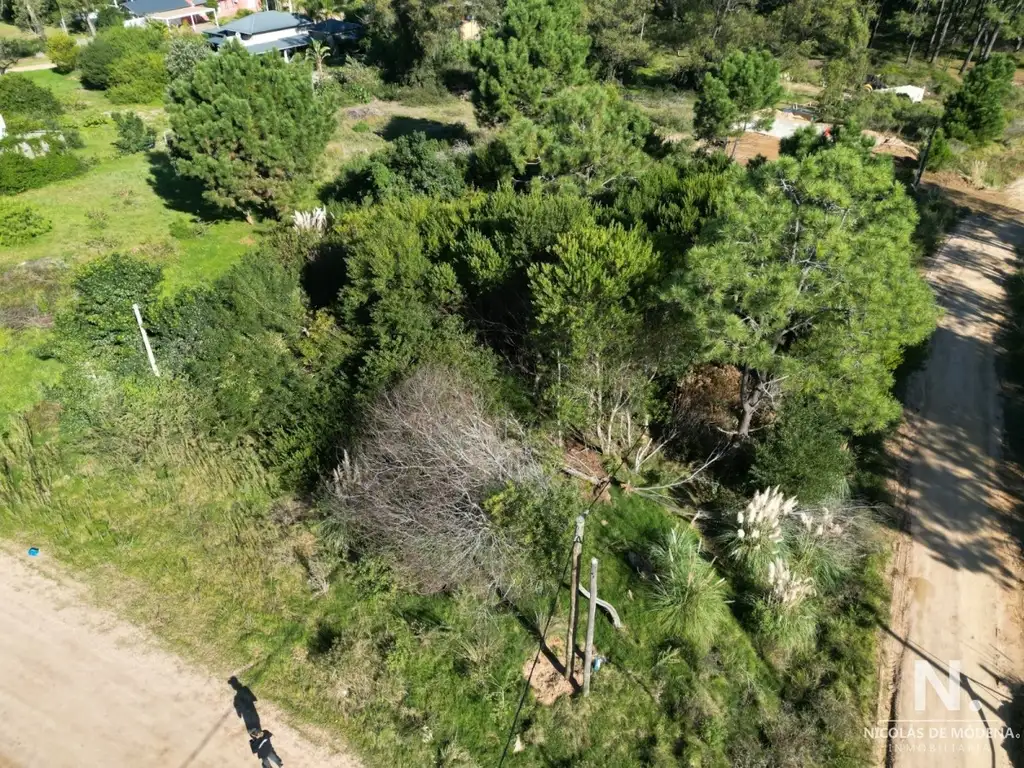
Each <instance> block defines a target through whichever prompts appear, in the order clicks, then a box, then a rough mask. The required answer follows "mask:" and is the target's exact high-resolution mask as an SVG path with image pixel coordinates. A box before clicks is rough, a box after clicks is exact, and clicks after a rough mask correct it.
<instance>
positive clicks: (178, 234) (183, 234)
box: [167, 219, 207, 240]
mask: <svg viewBox="0 0 1024 768" xmlns="http://www.w3.org/2000/svg"><path fill="white" fill-rule="evenodd" d="M206 230H207V226H206V224H204V223H203V222H201V221H193V220H191V219H175V220H174V221H172V222H171V224H170V226H169V227H168V228H167V231H168V232H169V233H170V235H171V237H173V238H174V239H175V240H194V239H196V238H197V237H202V236H203V235H204V234H206Z"/></svg>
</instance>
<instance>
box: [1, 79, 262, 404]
mask: <svg viewBox="0 0 1024 768" xmlns="http://www.w3.org/2000/svg"><path fill="white" fill-rule="evenodd" d="M25 76H26V77H29V78H31V79H32V80H33V81H35V82H36V83H38V84H40V85H42V86H45V87H47V88H49V89H51V90H52V91H53V92H54V93H55V94H57V96H58V98H60V99H61V101H62V103H64V105H65V110H66V113H65V121H66V123H67V124H68V125H72V126H76V127H77V128H78V130H79V131H80V133H81V136H82V139H83V141H84V142H85V147H84V149H82V150H80V153H81V154H82V155H83V156H84V157H86V158H87V159H88V160H89V161H90V162H91V163H92V164H93V165H92V167H91V168H90V169H89V170H88V171H87V172H86V173H85V174H83V175H81V176H79V177H77V178H74V179H68V180H66V181H62V182H58V183H56V184H51V185H49V186H46V187H43V188H40V189H34V190H29V191H27V192H24V193H22V194H20V195H17V196H16V199H18V200H19V201H24V202H27V203H30V204H31V205H33V206H34V207H35V208H36V209H37V210H38V211H39V213H41V214H42V215H44V216H46V217H47V218H49V219H50V221H51V222H52V223H53V228H52V229H51V231H49V232H48V233H46V234H44V235H42V236H40V237H38V238H35V239H34V240H32V241H31V242H29V243H26V244H22V245H18V246H9V247H6V248H0V275H2V274H3V273H4V272H8V271H9V270H11V269H12V268H14V267H15V266H16V265H19V264H22V263H24V262H32V261H36V260H40V259H45V260H47V261H52V262H55V263H58V264H63V265H65V266H68V267H74V266H75V265H77V264H81V263H83V262H86V261H88V260H90V259H93V258H95V257H97V256H100V255H103V254H105V253H109V252H111V251H118V250H120V251H126V252H133V253H140V254H142V255H144V256H146V257H148V258H149V259H151V260H152V261H154V262H156V263H158V264H160V265H161V266H162V267H163V269H164V273H165V281H164V286H165V291H166V292H173V291H175V290H178V289H180V288H182V287H185V286H188V285H194V284H198V283H204V282H209V281H211V280H213V279H215V278H216V277H218V276H219V275H221V274H222V273H223V272H224V271H225V270H227V269H228V268H229V267H230V266H231V264H233V263H234V262H235V261H236V260H237V259H238V258H240V257H241V255H242V254H243V253H244V252H245V250H246V249H247V248H248V247H249V246H250V245H251V244H252V243H253V242H254V232H253V229H252V227H249V226H248V225H246V224H245V223H244V222H241V221H237V220H227V221H213V222H211V223H209V224H208V225H207V226H206V227H205V228H204V232H203V234H202V235H201V236H200V237H195V238H190V239H187V240H177V239H175V238H174V237H172V236H171V234H170V227H171V225H172V224H173V223H174V222H177V221H181V220H188V219H190V218H191V217H192V216H193V210H192V209H193V208H195V203H196V199H195V198H196V193H195V191H194V190H189V189H173V193H172V192H165V196H163V197H162V196H161V195H160V194H158V191H157V189H156V185H155V179H156V178H157V176H155V175H154V170H156V171H157V173H158V175H159V172H161V171H164V174H163V176H161V177H160V178H163V179H164V180H167V179H170V183H168V184H165V186H171V187H174V186H175V183H174V181H175V180H174V179H173V176H171V175H168V174H167V173H166V162H165V161H164V159H163V157H162V156H161V155H160V154H159V153H158V154H155V155H154V156H153V158H152V159H151V157H150V156H149V155H147V154H145V153H140V154H135V155H129V156H121V155H119V154H118V153H117V150H116V148H115V147H114V146H113V142H114V141H115V140H116V138H117V131H116V129H115V126H114V124H113V122H112V121H111V120H110V119H109V117H107V115H108V114H109V113H110V112H111V111H115V110H116V109H131V110H134V111H137V112H139V113H140V114H141V115H142V116H143V118H144V119H145V120H146V121H147V122H149V123H151V124H152V125H155V126H156V127H157V129H158V131H161V132H162V129H163V128H164V127H166V117H165V115H164V112H163V110H162V109H158V108H153V107H147V106H128V107H118V108H115V107H112V106H111V105H110V103H109V102H108V101H107V100H106V98H105V97H104V95H103V94H102V93H101V92H98V91H89V90H86V89H84V88H82V87H81V84H80V83H79V81H78V80H77V78H76V77H74V76H71V75H59V74H57V73H55V72H52V71H37V72H28V73H25ZM175 206H177V208H178V209H180V210H176V208H175ZM198 211H199V212H200V213H202V212H203V211H202V209H201V207H200V208H199V209H198ZM66 272H67V274H70V270H68V271H66ZM67 274H65V276H64V278H63V279H66V277H67ZM2 332H3V333H4V336H3V337H0V339H2V346H3V347H4V348H5V350H6V351H7V352H8V354H7V355H6V356H5V357H8V358H9V359H10V362H8V359H5V361H4V365H3V366H2V367H0V416H3V415H5V414H7V413H10V412H13V411H18V410H22V409H24V408H26V407H29V406H31V405H32V403H33V402H34V401H35V400H36V399H37V398H38V397H39V395H40V394H41V390H40V386H41V384H42V383H44V382H50V381H52V380H53V379H54V377H55V376H56V375H57V369H56V366H55V364H54V363H53V362H52V361H44V360H41V359H38V358H37V357H35V356H34V355H33V354H32V353H31V349H33V348H34V347H37V346H38V345H39V344H40V343H41V342H42V341H43V340H44V339H45V337H46V331H42V330H39V331H32V332H31V333H25V332H15V331H10V330H7V329H3V330H2Z"/></svg>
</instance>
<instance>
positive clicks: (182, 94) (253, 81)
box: [167, 45, 336, 218]
mask: <svg viewBox="0 0 1024 768" xmlns="http://www.w3.org/2000/svg"><path fill="white" fill-rule="evenodd" d="M310 78H311V73H310V71H309V69H308V68H307V67H305V66H303V65H296V66H292V65H290V64H288V63H287V62H285V61H284V60H283V59H280V58H279V57H277V56H253V55H250V54H249V53H248V52H247V51H246V50H245V49H244V48H242V47H241V46H238V45H231V46H227V50H224V51H221V52H220V53H219V54H218V55H216V56H211V57H209V58H207V59H205V60H204V61H202V62H200V63H199V65H198V66H197V67H196V69H195V73H194V75H193V76H192V77H191V78H187V79H186V78H179V79H177V80H175V81H174V82H173V83H172V84H171V88H170V91H169V98H168V105H167V111H168V115H169V117H170V120H171V129H172V130H173V132H174V137H173V142H172V143H171V159H172V161H173V163H174V168H175V170H176V171H177V172H178V173H179V174H182V175H184V176H188V177H190V178H193V179H195V180H196V181H198V182H200V183H202V184H203V185H204V187H205V190H204V192H205V197H206V199H207V200H208V201H209V202H210V203H211V204H213V205H216V206H218V207H221V208H233V209H235V210H237V211H240V212H243V213H244V214H245V215H246V216H247V217H249V218H252V217H253V216H254V214H255V213H269V212H274V213H279V212H281V211H282V210H283V209H285V208H287V207H288V205H289V202H290V198H291V199H293V198H292V195H294V194H295V193H296V192H297V191H298V189H299V188H301V187H302V186H304V185H305V184H308V183H309V182H310V181H311V180H312V177H313V174H314V171H315V168H316V166H317V164H318V163H319V161H320V158H321V157H322V155H323V152H324V148H325V147H326V146H327V140H328V139H329V138H330V136H331V134H332V133H333V132H334V129H335V126H336V124H335V119H334V103H333V101H332V100H331V99H330V96H329V94H326V93H322V92H317V91H315V90H313V89H312V88H311V83H310Z"/></svg>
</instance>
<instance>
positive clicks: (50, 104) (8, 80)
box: [0, 72, 64, 132]
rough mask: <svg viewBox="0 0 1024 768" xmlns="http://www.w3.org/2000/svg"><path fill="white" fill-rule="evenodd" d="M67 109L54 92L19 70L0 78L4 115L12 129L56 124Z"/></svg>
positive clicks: (35, 127) (0, 100)
mask: <svg viewBox="0 0 1024 768" xmlns="http://www.w3.org/2000/svg"><path fill="white" fill-rule="evenodd" d="M63 112H64V108H63V107H62V106H61V103H60V102H59V101H58V100H57V97H56V96H54V95H53V91H51V90H50V89H49V88H44V87H42V86H41V85H37V84H36V83H35V82H33V81H32V80H31V79H29V78H28V77H26V76H25V75H22V74H19V73H17V72H15V73H12V74H9V75H4V76H3V77H0V114H2V115H3V116H4V120H5V121H6V122H7V128H8V131H10V132H16V131H31V130H38V129H40V128H43V127H46V126H52V125H53V124H54V123H55V121H56V120H57V118H58V117H60V115H61V114H62V113H63Z"/></svg>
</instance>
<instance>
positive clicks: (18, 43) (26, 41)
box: [0, 37, 43, 59]
mask: <svg viewBox="0 0 1024 768" xmlns="http://www.w3.org/2000/svg"><path fill="white" fill-rule="evenodd" d="M0 47H2V49H3V52H4V54H5V56H11V57H13V58H16V59H27V58H28V57H29V56H35V55H36V54H37V53H39V52H40V51H42V50H43V41H42V40H40V39H39V38H37V37H31V38H22V37H0Z"/></svg>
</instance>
